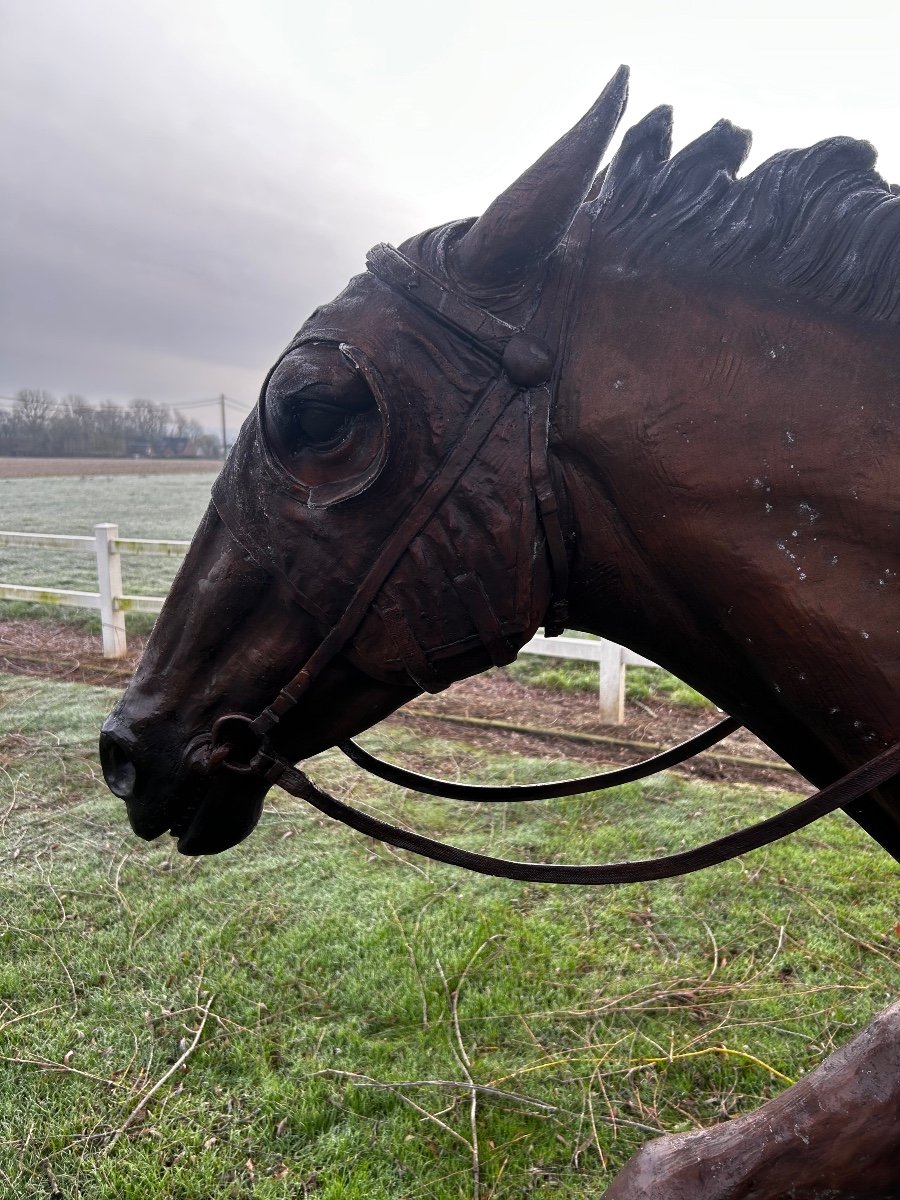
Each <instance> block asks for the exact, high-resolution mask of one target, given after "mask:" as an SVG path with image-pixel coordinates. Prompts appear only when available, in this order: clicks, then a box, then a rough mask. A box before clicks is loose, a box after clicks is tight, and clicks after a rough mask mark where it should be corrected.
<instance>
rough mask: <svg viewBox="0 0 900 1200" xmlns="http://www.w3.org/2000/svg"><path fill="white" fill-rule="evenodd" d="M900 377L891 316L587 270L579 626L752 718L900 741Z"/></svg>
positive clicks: (573, 405) (574, 494)
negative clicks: (851, 316)
mask: <svg viewBox="0 0 900 1200" xmlns="http://www.w3.org/2000/svg"><path fill="white" fill-rule="evenodd" d="M898 390H900V351H898V347H897V339H896V331H895V330H889V329H885V328H883V327H882V328H880V329H879V328H875V329H873V328H871V327H869V328H866V327H864V326H861V325H854V323H853V322H851V321H848V320H842V321H841V322H837V321H828V320H825V319H823V317H822V315H821V314H818V315H817V314H815V313H813V312H812V311H811V310H809V309H806V310H803V309H801V308H800V307H799V306H798V305H797V304H796V303H795V302H793V301H791V300H787V299H785V298H783V297H782V298H778V297H763V296H757V297H738V296H737V295H735V294H734V293H733V292H731V293H729V292H728V291H727V290H725V289H724V288H717V287H715V286H710V287H705V288H703V289H702V290H701V289H700V288H698V287H696V286H694V287H687V286H683V285H679V284H677V283H676V282H673V281H671V280H667V279H664V278H661V277H659V278H648V277H643V278H638V277H627V276H622V275H616V274H614V273H613V272H608V271H607V272H603V271H597V272H594V273H592V274H591V275H590V276H589V278H588V280H587V282H586V287H585V293H584V296H583V299H582V303H581V305H580V307H579V316H578V318H577V319H576V324H575V327H574V329H573V333H572V340H571V343H570V351H569V355H568V359H567V369H566V372H565V374H564V379H563V384H562V387H561V389H560V396H559V410H558V421H559V425H560V429H561V430H562V435H561V440H560V445H559V448H558V456H559V461H560V463H561V467H562V471H563V474H564V476H565V485H566V491H567V494H568V496H569V498H570V503H571V505H572V509H573V516H574V522H575V527H576V541H577V546H578V551H577V559H576V564H575V571H574V587H573V594H572V601H573V612H574V613H575V620H576V621H577V622H578V624H579V625H581V626H583V627H586V628H588V629H590V630H592V631H594V632H600V633H606V635H607V636H612V637H616V638H618V640H621V641H624V642H626V643H628V644H630V645H632V646H635V648H637V649H640V650H642V651H643V652H644V653H647V654H648V655H649V656H650V657H653V658H655V659H656V661H659V662H661V663H663V664H664V665H667V666H670V668H671V669H673V670H676V671H677V673H678V674H680V675H682V676H683V677H685V678H687V679H688V680H690V681H692V682H694V683H695V685H696V686H698V687H699V688H700V689H701V690H703V691H705V692H706V693H707V694H708V695H710V696H712V697H713V698H714V699H716V700H717V701H718V702H719V703H720V704H722V705H723V707H726V708H728V709H729V710H730V711H732V712H735V713H737V714H738V715H742V716H743V717H744V718H745V719H747V720H748V722H749V723H750V724H751V725H753V726H755V727H756V728H757V729H760V728H761V727H762V726H766V724H767V722H766V719H765V717H764V715H761V714H765V712H767V711H777V712H778V713H779V714H780V717H779V719H780V720H781V721H782V722H784V721H785V715H786V714H790V716H791V718H792V720H793V721H794V723H795V724H797V723H799V724H800V725H802V726H803V727H805V728H807V729H808V730H810V731H814V734H815V739H816V741H817V742H818V743H819V744H820V745H821V744H825V745H827V746H829V747H830V748H831V751H832V752H833V753H834V754H835V755H840V756H843V757H844V758H847V757H849V759H850V760H851V761H853V760H862V759H864V758H867V757H870V756H871V754H872V753H873V748H877V746H879V745H881V744H886V743H888V742H890V741H893V740H896V739H897V738H900V632H898V629H897V624H898V622H897V604H898V581H900V561H898V559H900V551H898V541H900V539H898V538H897V534H896V514H897V513H898V512H900V470H898V461H900V445H898V428H897V426H898V422H897V411H896V406H897V403H898V400H897V397H898ZM788 723H790V722H788ZM792 736H793V737H794V740H795V741H796V738H797V735H792ZM767 740H770V741H771V740H773V739H772V738H771V737H767ZM781 740H782V742H784V741H785V740H787V741H790V740H791V738H790V737H789V738H787V739H781ZM780 748H781V752H782V753H785V751H786V750H788V749H790V747H789V746H782V747H780ZM787 756H788V757H790V755H789V754H788V755H787ZM801 769H803V768H801Z"/></svg>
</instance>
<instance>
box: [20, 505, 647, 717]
mask: <svg viewBox="0 0 900 1200" xmlns="http://www.w3.org/2000/svg"><path fill="white" fill-rule="evenodd" d="M4 545H5V546H39V547H43V548H44V549H47V548H48V547H49V548H53V549H56V550H70V551H71V550H74V551H76V552H82V553H84V552H87V553H90V554H93V555H95V557H96V560H97V585H98V588H99V590H98V591H96V592H76V591H68V590H66V589H65V588H51V587H31V586H25V585H22V584H15V583H0V600H27V601H30V602H32V603H34V604H63V605H70V606H74V607H76V608H94V609H98V610H99V612H100V623H101V629H102V636H103V656H104V658H123V657H124V656H125V653H126V650H127V642H126V637H125V614H126V613H129V612H149V613H158V612H159V611H160V610H161V608H162V606H163V600H164V597H162V596H131V595H128V594H126V593H125V592H123V590H122V555H123V554H165V555H178V556H181V555H183V554H184V553H185V552H186V550H187V548H188V546H189V545H190V543H189V542H181V541H177V542H176V541H162V540H159V539H156V538H120V537H119V527H118V525H112V524H102V525H95V526H94V536H93V537H88V536H77V535H74V534H66V533H13V532H7V531H3V530H0V546H4ZM520 653H521V654H543V655H546V656H547V657H549V658H568V659H575V660H578V661H580V662H595V663H596V664H597V667H598V672H599V700H600V719H601V721H605V722H606V723H608V724H614V725H621V723H622V722H623V720H624V719H625V668H626V666H644V667H653V666H655V665H656V664H655V663H652V662H650V660H649V659H646V658H643V657H642V656H641V655H640V654H634V653H633V652H632V651H631V650H626V649H625V647H624V646H618V645H616V643H615V642H608V641H606V640H605V639H603V640H600V639H594V638H574V637H557V638H546V637H543V636H542V635H540V634H539V635H538V636H536V637H533V638H532V639H531V641H530V642H528V643H527V644H526V645H524V646H523V647H522V649H521V651H520Z"/></svg>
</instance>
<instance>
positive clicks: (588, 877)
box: [251, 742, 900, 884]
mask: <svg viewBox="0 0 900 1200" xmlns="http://www.w3.org/2000/svg"><path fill="white" fill-rule="evenodd" d="M251 770H253V771H254V772H256V773H258V774H260V775H262V776H263V777H264V778H265V779H266V780H267V782H269V783H273V784H274V783H278V784H279V785H280V786H281V787H282V788H284V790H285V791H286V792H289V793H290V795H292V796H296V797H297V798H298V799H301V800H305V801H307V803H309V804H311V805H312V806H313V807H314V808H317V809H318V810H319V811H320V812H323V813H325V815H326V816H329V817H333V818H334V819H335V820H337V821H341V822H342V823H343V824H344V825H349V826H350V828H351V829H356V830H357V831H358V832H359V833H362V834H365V835H366V836H367V837H372V838H377V839H378V840H379V841H382V842H387V843H388V845H390V846H396V847H397V848H398V849H399V850H410V851H412V852H413V853H414V854H421V855H423V856H424V857H425V858H430V859H433V860H434V861H435V862H443V863H449V864H450V865H451V866H455V867H464V868H465V869H466V870H468V871H475V872H477V873H478V874H480V875H494V876H497V877H498V878H500V879H519V880H521V881H523V882H525V883H576V884H606V883H644V882H647V881H648V880H651V879H669V878H671V877H672V876H673V875H688V874H690V873H691V872H693V871H699V870H701V869H702V868H703V867H711V866H714V865H715V864H716V863H721V862H725V861H726V860H727V859H729V858H734V857H735V856H736V855H738V854H746V853H747V852H748V851H750V850H756V849H758V848H759V847H760V846H767V845H769V843H771V842H774V841H777V840H778V839H779V838H783V837H785V836H786V835H787V834H789V833H795V832H796V831H797V830H798V829H803V828H804V827H805V826H806V825H810V824H812V822H813V821H817V820H818V819H819V817H824V816H826V815H827V814H828V813H830V812H834V810H835V809H836V808H841V807H843V806H845V805H847V804H850V803H852V802H853V801H854V800H858V799H860V797H862V796H864V795H865V794H866V793H867V792H869V791H871V790H872V789H873V788H876V787H878V786H879V785H880V784H883V783H886V782H887V780H889V779H892V778H893V777H894V776H895V775H897V774H898V772H900V742H897V743H895V744H894V745H893V746H891V747H890V748H889V749H887V750H885V751H884V752H883V753H882V754H879V755H878V756H877V757H876V758H873V759H872V760H871V761H870V762H867V763H863V765H862V766H860V767H856V768H855V769H854V770H853V771H850V772H849V773H848V774H847V775H844V776H843V777H842V778H841V779H839V780H837V781H836V782H835V783H832V784H829V785H828V787H825V788H822V790H821V791H818V792H816V793H815V794H814V795H812V796H809V797H808V798H807V799H806V800H802V801H800V803H799V804H795V805H794V806H793V807H792V808H788V809H785V810H784V812H781V813H778V815H777V816H774V817H769V818H767V819H766V820H764V821H759V822H757V824H755V825H751V826H749V827H748V828H746V829H741V830H740V831H739V832H737V833H730V834H727V835H726V836H725V837H721V838H717V839H716V840H715V841H712V842H706V843H705V845H703V846H698V847H696V848H695V849H694V850H684V851H682V852H681V853H679V854H667V855H665V856H663V857H662V858H655V859H643V860H639V861H637V862H621V863H603V864H601V865H597V866H575V865H569V864H565V865H562V864H560V865H557V864H554V863H529V862H516V861H514V860H512V859H505V858H494V857H492V856H491V855H489V854H480V853H478V852H477V851H472V850H462V849H461V848H460V847H458V846H448V845H445V844H444V843H442V842H436V841H434V840H433V839H432V838H427V837H422V835H421V834H418V833H412V832H411V831H410V830H408V829H401V828H400V827H399V826H397V825H389V824H387V822H385V821H379V820H378V818H377V817H370V816H369V815H368V814H367V813H363V812H360V811H359V810H358V809H355V808H352V807H351V806H350V805H349V804H344V802H343V801H341V800H338V799H337V798H336V797H335V796H332V795H330V794H329V793H328V792H325V791H323V790H322V789H321V788H319V787H318V786H317V785H316V784H315V783H313V781H312V780H311V779H309V778H308V776H306V775H305V774H304V773H303V772H302V771H299V770H297V768H296V767H292V766H291V765H290V763H287V762H285V761H284V760H283V759H279V758H275V757H273V756H271V755H269V754H265V753H260V754H258V755H257V756H256V758H255V759H254V760H253V762H252V763H251Z"/></svg>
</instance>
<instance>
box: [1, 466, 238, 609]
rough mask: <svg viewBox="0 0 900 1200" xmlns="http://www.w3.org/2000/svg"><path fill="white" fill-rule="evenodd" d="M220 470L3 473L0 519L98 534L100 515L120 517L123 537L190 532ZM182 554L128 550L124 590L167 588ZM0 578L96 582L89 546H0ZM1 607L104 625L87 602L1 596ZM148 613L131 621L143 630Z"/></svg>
mask: <svg viewBox="0 0 900 1200" xmlns="http://www.w3.org/2000/svg"><path fill="white" fill-rule="evenodd" d="M215 477H216V470H215V468H213V469H212V470H209V471H205V472H196V473H184V474H154V475H152V476H148V475H145V474H141V473H132V474H128V475H81V476H77V475H76V476H66V477H50V478H28V479H14V478H13V479H4V478H0V513H2V514H3V515H2V519H0V525H2V526H3V528H4V529H14V530H17V531H18V532H21V533H77V534H93V531H94V526H95V525H96V524H99V523H100V522H101V521H112V522H114V523H118V526H119V532H120V533H121V535H122V537H133V538H173V539H175V538H190V537H191V536H192V534H193V532H194V530H195V529H196V527H197V523H198V522H199V520H200V518H201V516H202V515H203V512H204V510H205V509H206V505H207V504H208V502H209V489H210V487H211V486H212V482H213V480H214V479H215ZM180 561H181V560H180V559H178V558H169V557H162V556H156V555H127V554H126V555H123V556H122V581H123V584H124V587H125V591H126V592H128V593H131V594H137V595H143V596H163V595H165V593H166V591H167V590H168V588H169V585H170V584H171V582H172V579H173V577H174V575H175V572H176V570H177V569H178V565H179V563H180ZM0 580H2V581H3V582H4V583H20V584H21V583H28V584H37V585H41V584H43V585H45V586H48V587H59V588H72V589H75V590H79V591H96V590H97V570H96V563H95V560H94V558H93V556H92V555H91V554H80V553H79V554H76V553H73V552H71V551H61V550H45V549H37V548H35V549H32V548H30V547H21V548H19V547H10V546H3V547H0ZM0 606H2V608H3V611H8V612H10V613H15V614H16V615H27V616H33V617H35V618H37V619H40V618H41V617H42V616H43V617H46V616H47V615H48V614H49V615H51V616H52V619H53V620H66V621H70V622H73V623H74V624H77V625H80V626H83V627H85V628H90V629H93V628H96V629H98V630H99V627H100V626H99V616H98V615H97V614H96V613H93V612H90V611H89V610H82V609H61V608H56V607H53V608H45V607H44V606H42V605H24V604H18V603H16V604H14V605H13V604H10V603H8V602H7V603H6V604H4V603H3V602H0ZM151 621H152V618H151V619H144V620H141V618H140V617H137V618H135V617H132V618H130V621H129V627H130V628H134V629H135V630H143V629H145V628H146V627H148V626H149V624H150V623H151Z"/></svg>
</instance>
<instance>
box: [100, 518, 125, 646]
mask: <svg viewBox="0 0 900 1200" xmlns="http://www.w3.org/2000/svg"><path fill="white" fill-rule="evenodd" d="M118 536H119V527H118V525H109V524H104V525H95V526H94V538H95V540H96V542H97V582H98V584H99V587H98V591H99V592H100V623H101V626H102V629H103V657H104V658H124V657H125V653H126V650H127V644H126V641H125V614H124V613H123V612H118V611H117V609H116V599H117V598H118V597H119V596H121V595H122V556H121V554H120V553H119V551H118V548H117V547H116V544H115V543H116V538H117V537H118Z"/></svg>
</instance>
